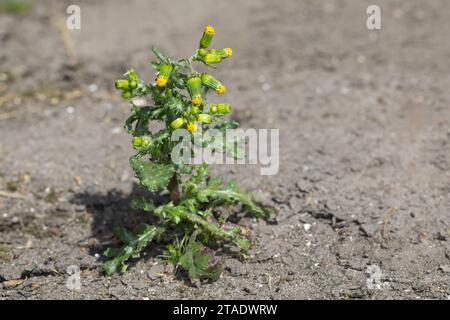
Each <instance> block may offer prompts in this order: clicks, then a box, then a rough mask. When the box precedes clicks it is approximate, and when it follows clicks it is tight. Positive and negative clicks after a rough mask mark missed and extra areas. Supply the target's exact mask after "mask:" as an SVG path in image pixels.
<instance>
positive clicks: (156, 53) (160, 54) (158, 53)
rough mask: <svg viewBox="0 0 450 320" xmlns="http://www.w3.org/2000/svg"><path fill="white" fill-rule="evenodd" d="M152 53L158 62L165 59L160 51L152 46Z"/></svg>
mask: <svg viewBox="0 0 450 320" xmlns="http://www.w3.org/2000/svg"><path fill="white" fill-rule="evenodd" d="M152 51H153V53H154V54H155V55H156V56H157V57H158V59H159V60H161V61H164V60H166V59H167V57H166V56H165V55H164V53H162V52H161V50H159V49H158V48H157V47H155V46H152Z"/></svg>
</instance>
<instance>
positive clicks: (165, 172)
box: [130, 157, 175, 192]
mask: <svg viewBox="0 0 450 320" xmlns="http://www.w3.org/2000/svg"><path fill="white" fill-rule="evenodd" d="M130 166H131V168H132V169H133V171H134V173H135V175H136V177H137V178H138V179H139V181H140V183H141V185H142V186H143V187H146V188H147V189H148V190H150V191H151V192H157V191H161V190H162V189H164V188H166V187H167V185H168V184H169V182H170V179H171V178H172V176H173V174H174V172H175V168H174V166H173V165H172V164H158V163H153V162H150V161H145V160H142V159H141V158H138V157H132V158H131V159H130Z"/></svg>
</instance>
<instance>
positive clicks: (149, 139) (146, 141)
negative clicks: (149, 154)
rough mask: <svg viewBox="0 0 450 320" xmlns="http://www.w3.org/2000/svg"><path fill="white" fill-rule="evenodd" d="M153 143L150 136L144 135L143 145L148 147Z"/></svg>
mask: <svg viewBox="0 0 450 320" xmlns="http://www.w3.org/2000/svg"><path fill="white" fill-rule="evenodd" d="M151 145H152V138H150V137H149V136H143V137H142V143H141V146H142V147H143V148H148V147H150V146H151Z"/></svg>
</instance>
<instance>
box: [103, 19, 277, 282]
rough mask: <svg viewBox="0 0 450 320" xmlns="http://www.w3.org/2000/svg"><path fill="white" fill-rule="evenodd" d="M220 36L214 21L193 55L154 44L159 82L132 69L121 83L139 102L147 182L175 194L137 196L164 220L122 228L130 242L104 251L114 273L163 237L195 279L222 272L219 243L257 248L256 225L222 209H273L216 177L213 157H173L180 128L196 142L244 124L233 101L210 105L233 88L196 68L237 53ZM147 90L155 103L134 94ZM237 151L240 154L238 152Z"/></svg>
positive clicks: (137, 128) (259, 212)
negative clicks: (143, 102) (251, 228)
mask: <svg viewBox="0 0 450 320" xmlns="http://www.w3.org/2000/svg"><path fill="white" fill-rule="evenodd" d="M213 36H214V28H213V27H212V26H207V27H206V28H205V29H204V32H203V35H202V37H201V39H200V43H199V47H198V49H197V50H196V51H195V53H194V54H193V55H192V56H191V57H189V58H185V59H178V60H175V59H173V58H169V57H167V56H166V55H165V54H163V53H162V52H161V51H160V50H158V49H157V48H155V47H153V48H152V51H153V53H154V54H155V55H156V59H155V61H152V62H151V65H152V67H153V68H154V69H155V70H156V80H155V82H154V83H149V84H146V83H144V82H143V81H142V80H140V79H139V78H138V76H137V74H136V72H135V70H133V69H131V70H128V72H127V73H126V74H125V75H124V77H125V79H120V80H117V81H116V82H115V86H116V88H117V89H118V90H120V91H121V93H122V97H123V98H124V99H126V100H128V101H129V103H130V106H131V116H130V117H129V118H128V119H127V120H126V122H125V129H126V131H127V132H128V133H130V134H131V135H132V136H133V137H132V145H133V148H134V149H135V150H136V151H137V154H135V155H134V156H132V157H131V158H130V166H131V168H132V169H133V171H134V173H135V175H136V177H137V178H138V180H139V182H140V186H141V187H142V188H144V189H146V190H148V191H149V192H150V193H151V194H153V195H155V194H158V193H162V192H163V191H166V192H167V191H168V192H167V196H166V199H167V200H166V201H162V203H155V202H154V201H153V200H152V197H151V196H150V195H149V196H148V197H138V198H135V199H133V201H132V207H133V208H134V209H136V210H141V211H145V212H148V213H150V214H152V215H154V216H156V221H157V222H156V223H155V224H152V225H149V224H142V225H139V226H138V227H137V228H136V229H135V230H133V231H129V230H126V229H124V228H118V229H117V236H118V238H119V239H120V240H121V241H122V242H123V246H122V247H121V248H109V249H107V250H106V251H105V252H104V255H105V256H106V257H107V258H109V260H108V261H107V262H106V263H104V265H103V270H104V272H105V273H106V274H107V275H112V274H114V273H116V272H118V271H121V272H124V271H125V270H126V268H127V265H126V262H127V260H129V259H131V258H136V257H139V255H140V254H141V252H142V251H143V250H144V249H145V247H146V246H147V245H148V244H149V243H150V242H153V241H155V242H159V243H163V244H168V245H167V254H166V255H165V256H166V257H167V259H168V260H169V261H170V262H171V263H173V264H174V265H175V266H176V267H177V268H181V269H177V270H184V271H185V272H186V273H187V274H188V276H189V277H190V278H191V279H200V280H209V281H215V280H217V279H218V278H219V277H220V274H221V272H222V262H221V258H220V256H219V255H218V252H217V251H218V250H217V249H218V248H220V247H221V246H224V245H225V246H230V244H231V245H234V246H235V247H236V248H238V249H239V250H240V251H241V252H242V253H244V254H245V252H246V251H247V250H248V248H249V246H250V241H249V239H248V235H249V232H248V230H247V229H245V228H243V227H241V226H238V225H236V224H232V223H229V222H227V221H226V218H225V217H224V216H223V215H222V214H221V208H222V207H223V205H237V204H242V205H243V207H244V208H245V209H246V210H247V211H248V212H249V214H252V215H254V216H255V217H257V218H268V217H269V216H270V214H271V209H270V208H267V207H263V206H261V205H260V204H258V203H256V202H255V201H254V200H253V199H252V196H251V195H250V194H247V193H243V192H241V191H240V190H239V189H238V187H237V185H236V182H235V181H231V182H230V183H229V184H228V185H225V184H224V179H223V177H220V176H219V177H215V178H212V177H211V176H210V172H209V165H208V164H207V163H202V164H186V163H178V162H174V161H172V159H171V154H172V152H171V151H172V149H173V148H174V146H175V145H176V143H177V141H173V139H171V137H172V135H173V133H174V132H175V131H176V130H186V131H187V132H189V134H190V135H191V136H192V140H194V138H197V139H196V140H197V141H198V137H197V136H196V135H197V134H199V132H200V131H202V129H207V128H215V129H218V130H221V131H222V132H225V131H226V130H228V129H234V128H236V127H237V126H238V124H237V123H236V122H235V121H230V120H225V119H224V118H223V116H224V115H226V114H228V113H230V111H231V107H230V104H228V103H216V104H209V103H208V102H207V99H206V96H207V94H208V93H210V92H211V91H213V93H214V94H219V95H221V94H224V93H225V92H226V87H225V86H224V85H223V84H222V83H221V82H220V81H219V80H217V79H216V78H215V77H214V76H212V75H211V74H209V73H199V72H197V71H196V70H195V69H194V63H201V64H204V65H206V66H207V67H211V68H212V69H215V68H216V66H217V65H218V64H219V63H220V62H222V61H223V60H225V59H227V58H229V57H231V55H232V50H231V49H230V48H221V49H208V48H209V46H210V44H211V41H212V39H213ZM206 69H208V68H206ZM147 95H150V97H151V98H152V100H153V106H145V107H142V106H137V105H136V104H135V103H134V102H133V98H136V97H144V96H147ZM155 121H157V122H162V123H163V124H164V128H163V129H161V130H159V131H156V130H150V124H153V123H154V122H155ZM155 131H156V132H155ZM200 139H201V138H200ZM200 141H201V140H200ZM197 143H198V142H197ZM201 143H202V146H203V147H205V148H207V147H208V146H209V142H208V141H201ZM216 151H218V150H216ZM219 151H220V150H219ZM221 151H222V152H226V151H227V150H225V149H222V150H221ZM228 151H229V150H228ZM234 151H236V150H234ZM233 155H234V156H235V157H238V154H237V152H234V153H233ZM153 198H154V197H153ZM162 198H163V199H164V195H163V194H162ZM160 202H161V201H160Z"/></svg>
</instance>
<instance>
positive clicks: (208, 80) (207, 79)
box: [202, 73, 227, 93]
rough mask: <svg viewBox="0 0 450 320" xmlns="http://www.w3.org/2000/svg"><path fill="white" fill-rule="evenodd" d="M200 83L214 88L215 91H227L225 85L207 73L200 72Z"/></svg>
mask: <svg viewBox="0 0 450 320" xmlns="http://www.w3.org/2000/svg"><path fill="white" fill-rule="evenodd" d="M202 83H203V84H204V85H205V86H207V87H209V88H211V89H214V90H216V92H217V93H224V92H225V91H227V89H226V87H225V86H224V85H223V84H222V83H221V82H220V81H219V80H217V79H216V78H214V77H213V76H212V75H210V74H207V73H204V74H202Z"/></svg>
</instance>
